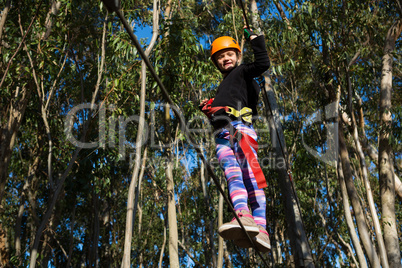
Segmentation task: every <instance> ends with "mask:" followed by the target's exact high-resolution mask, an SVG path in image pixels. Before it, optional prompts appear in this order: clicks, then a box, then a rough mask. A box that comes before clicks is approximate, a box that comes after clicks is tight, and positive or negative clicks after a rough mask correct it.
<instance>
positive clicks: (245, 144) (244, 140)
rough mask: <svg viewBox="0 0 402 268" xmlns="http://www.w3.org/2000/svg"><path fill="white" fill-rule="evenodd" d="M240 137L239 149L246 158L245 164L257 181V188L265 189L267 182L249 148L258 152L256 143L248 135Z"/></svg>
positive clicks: (243, 134)
mask: <svg viewBox="0 0 402 268" xmlns="http://www.w3.org/2000/svg"><path fill="white" fill-rule="evenodd" d="M240 133H241V134H242V137H241V139H240V141H239V145H240V148H241V149H242V150H243V153H244V155H245V156H246V159H247V162H248V164H249V165H250V168H251V170H252V171H253V174H254V177H255V180H256V181H257V185H258V188H259V189H261V188H265V187H267V182H266V180H265V176H264V173H263V172H262V169H261V167H260V164H259V163H258V160H257V158H256V157H255V155H254V152H253V150H252V149H251V148H253V149H254V150H255V151H256V152H257V150H258V143H257V141H256V140H254V139H253V138H252V137H250V136H249V135H247V134H245V133H243V132H241V131H240Z"/></svg>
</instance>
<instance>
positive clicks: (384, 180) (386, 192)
mask: <svg viewBox="0 0 402 268" xmlns="http://www.w3.org/2000/svg"><path fill="white" fill-rule="evenodd" d="M401 32H402V21H401V20H398V21H397V22H396V23H394V24H393V25H392V26H391V28H390V29H389V31H388V34H387V37H386V39H385V46H384V56H383V58H382V76H381V91H380V116H381V126H380V135H379V180H380V193H381V205H382V207H381V208H382V222H383V226H384V239H385V245H386V249H387V255H388V261H389V264H390V267H392V268H397V267H399V268H400V267H401V252H400V248H399V239H398V232H397V227H396V217H395V179H394V164H393V153H392V147H391V144H390V137H391V136H392V133H391V124H392V114H391V108H392V104H391V99H392V64H393V57H394V56H393V55H392V52H393V51H394V49H395V41H396V40H397V39H398V38H399V36H400V35H401Z"/></svg>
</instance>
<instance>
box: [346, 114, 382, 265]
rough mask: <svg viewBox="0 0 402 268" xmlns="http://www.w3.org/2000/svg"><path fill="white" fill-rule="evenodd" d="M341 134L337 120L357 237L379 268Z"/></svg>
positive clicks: (372, 262)
mask: <svg viewBox="0 0 402 268" xmlns="http://www.w3.org/2000/svg"><path fill="white" fill-rule="evenodd" d="M343 135H344V134H343V125H342V120H339V131H338V137H339V150H340V158H341V163H342V171H343V175H344V178H345V183H346V188H347V192H348V195H349V198H350V200H351V202H352V207H353V211H354V212H355V219H356V223H357V228H358V230H359V237H360V239H361V241H362V243H363V247H364V249H365V251H366V253H367V255H368V258H369V261H370V264H371V266H372V267H375V268H379V267H380V261H379V259H378V255H377V252H376V251H375V248H374V245H373V243H372V241H371V237H370V233H369V229H368V227H367V224H366V220H365V215H364V210H363V208H362V206H361V204H360V200H359V196H358V194H357V190H356V187H355V185H354V181H353V176H352V169H351V166H350V162H349V154H348V151H347V148H346V144H345V139H344V137H343Z"/></svg>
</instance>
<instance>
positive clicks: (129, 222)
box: [121, 0, 159, 268]
mask: <svg viewBox="0 0 402 268" xmlns="http://www.w3.org/2000/svg"><path fill="white" fill-rule="evenodd" d="M158 2H159V1H158V0H154V2H153V28H152V31H153V33H152V38H151V42H150V43H149V46H148V48H147V49H146V50H145V55H146V56H148V55H149V54H150V52H151V50H152V49H153V47H154V45H155V42H156V40H157V38H158V35H159V5H158ZM146 79H147V76H146V65H145V62H144V61H142V63H141V95H140V120H139V126H138V133H137V140H136V146H135V148H136V152H135V163H134V171H133V174H132V178H131V182H130V186H129V190H128V197H127V215H126V230H125V240H124V254H123V260H122V263H121V267H122V268H128V267H130V256H131V241H132V236H133V220H134V218H135V215H134V213H133V212H134V209H135V206H134V194H135V187H136V184H137V180H138V173H139V170H140V166H141V160H140V158H141V147H142V142H143V141H142V139H143V131H144V124H145V119H144V116H145V89H146Z"/></svg>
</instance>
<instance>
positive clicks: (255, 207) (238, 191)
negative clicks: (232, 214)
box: [216, 121, 267, 229]
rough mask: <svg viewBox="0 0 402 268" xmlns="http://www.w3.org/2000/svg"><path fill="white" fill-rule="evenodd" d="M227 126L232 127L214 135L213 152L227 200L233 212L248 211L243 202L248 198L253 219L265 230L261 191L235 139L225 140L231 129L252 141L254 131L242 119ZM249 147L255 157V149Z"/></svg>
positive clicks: (263, 203) (254, 134)
mask: <svg viewBox="0 0 402 268" xmlns="http://www.w3.org/2000/svg"><path fill="white" fill-rule="evenodd" d="M231 125H232V127H233V129H232V130H228V129H226V128H223V129H221V132H219V133H218V134H217V135H216V155H217V157H218V160H219V164H220V166H221V167H222V169H223V171H224V173H225V177H226V181H227V184H228V189H229V195H230V199H231V201H232V203H233V207H234V209H235V211H240V210H243V209H244V210H246V211H250V210H249V208H248V204H247V202H248V200H249V201H250V207H251V214H252V215H253V217H254V221H255V222H256V223H257V224H258V225H261V226H262V227H264V229H266V222H267V221H266V215H265V208H266V198H265V193H264V190H263V189H259V188H258V186H257V181H256V179H255V178H254V174H253V172H252V170H251V168H250V166H249V164H248V163H247V159H246V157H245V155H244V153H243V151H242V150H241V148H240V146H239V144H238V142H237V140H236V139H233V143H232V144H230V143H229V142H228V141H229V139H230V134H232V135H233V130H234V131H236V130H237V131H238V132H243V133H245V134H247V135H249V136H250V137H252V138H253V139H254V140H257V134H256V133H255V130H254V128H253V126H252V125H249V126H246V125H245V124H243V122H242V121H233V122H231ZM231 132H232V133H231ZM231 145H232V146H231ZM252 150H253V152H254V154H255V156H256V157H257V152H256V151H255V150H254V149H252Z"/></svg>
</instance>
